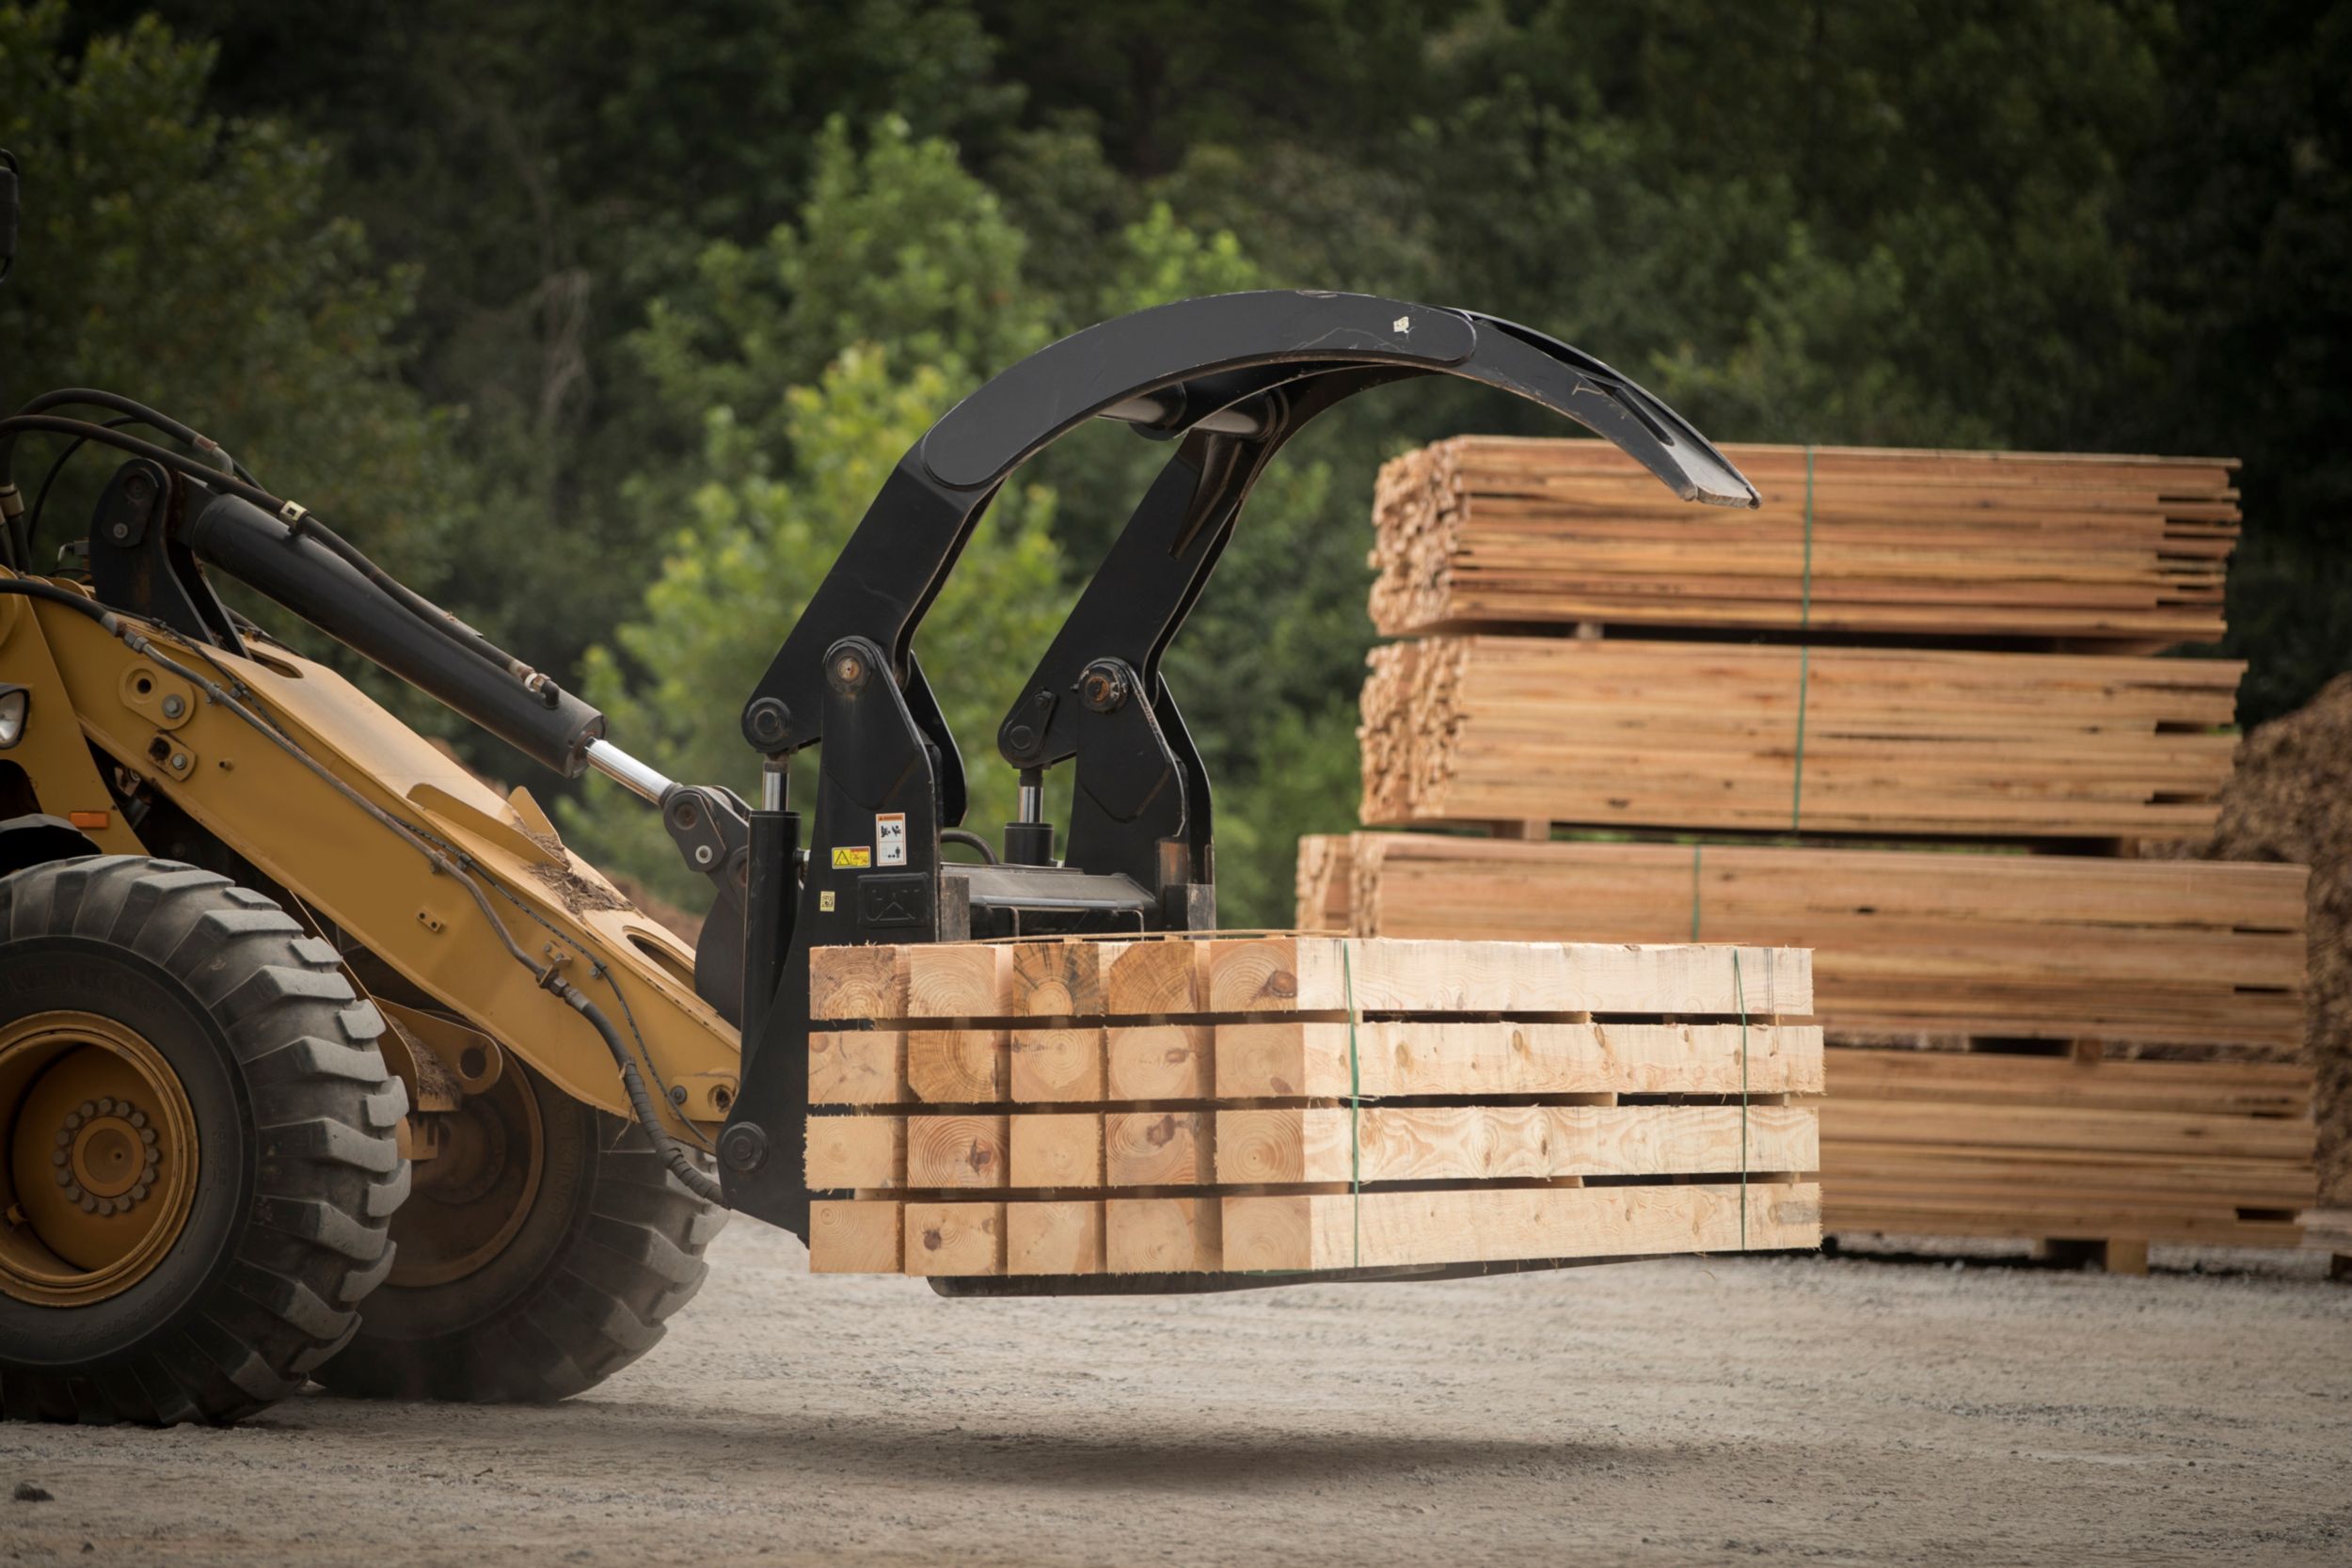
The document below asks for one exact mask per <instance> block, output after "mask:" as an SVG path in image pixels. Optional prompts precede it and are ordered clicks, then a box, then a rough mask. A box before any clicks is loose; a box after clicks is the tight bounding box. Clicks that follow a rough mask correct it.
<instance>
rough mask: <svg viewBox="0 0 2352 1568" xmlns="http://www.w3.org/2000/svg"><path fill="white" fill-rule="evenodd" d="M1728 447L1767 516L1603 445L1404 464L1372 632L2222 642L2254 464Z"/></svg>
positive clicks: (1383, 540)
mask: <svg viewBox="0 0 2352 1568" xmlns="http://www.w3.org/2000/svg"><path fill="white" fill-rule="evenodd" d="M1724 451H1725V453H1726V455H1728V456H1729V457H1730V458H1731V460H1732V462H1733V463H1734V464H1736V465H1738V466H1739V467H1740V470H1741V471H1742V472H1743V473H1745V474H1746V475H1747V476H1748V478H1749V480H1750V481H1751V482H1752V483H1755V485H1756V488H1757V491H1758V493H1759V494H1760V496H1761V497H1762V500H1763V505H1762V507H1761V508H1760V509H1759V510H1757V511H1754V512H1724V511H1720V510H1718V509H1715V508H1704V509H1702V508H1697V507H1691V506H1687V505H1684V504H1682V503H1681V502H1679V501H1677V499H1675V498H1674V497H1673V496H1671V495H1669V494H1668V493H1667V492H1666V491H1665V490H1663V489H1662V488H1661V487H1660V486H1659V484H1658V483H1657V482H1656V481H1655V480H1654V479H1652V478H1651V477H1650V475H1649V474H1648V473H1647V472H1646V471H1645V470H1644V469H1643V468H1641V467H1639V466H1638V465H1637V464H1635V463H1634V462H1633V460H1632V459H1630V458H1629V457H1627V456H1626V455H1625V454H1624V453H1623V452H1621V451H1618V450H1616V449H1615V448H1614V447H1613V446H1611V445H1609V444H1608V443H1606V442H1601V441H1587V440H1574V441H1558V440H1512V439H1506V438H1502V437H1493V436H1465V437H1459V438H1456V439H1454V440H1450V441H1441V442H1438V444H1436V445H1435V446H1431V447H1425V448H1423V449H1422V450H1421V451H1414V452H1408V453H1406V455H1405V456H1403V457H1399V458H1397V459H1394V460H1393V461H1391V462H1390V463H1389V464H1388V465H1386V466H1385V467H1382V469H1381V470H1380V476H1379V480H1378V483H1377V484H1376V486H1375V499H1374V506H1373V516H1374V523H1375V546H1374V550H1373V564H1374V565H1375V567H1376V568H1377V569H1378V577H1377V579H1376V581H1375V586H1374V588H1373V592H1372V618H1373V621H1374V624H1375V626H1378V627H1379V629H1380V630H1381V631H1382V632H1383V633H1385V634H1387V635H1390V636H1405V635H1409V634H1413V633H1418V632H1423V631H1428V630H1431V629H1433V628H1438V627H1451V626H1469V625H1478V624H1485V625H1494V624H1527V623H1554V624H1560V623H1573V622H1588V623H1589V622H1606V623H1614V624H1617V625H1625V626H1724V627H1740V628H1766V629H1774V630H1793V629H1797V628H1800V627H1805V626H1811V627H1817V628H1820V629H1824V630H1847V631H1873V632H1885V633H1900V634H1906V635H1918V634H1925V635H1931V636H1944V637H1953V636H1967V637H1984V636H2037V637H2046V638H2058V639H2070V640H2101V639H2114V640H2123V641H2130V642H2134V643H2148V642H2153V643H2163V642H2168V641H2218V640H2219V639H2220V637H2221V634H2222V622H2221V612H2222V585H2223V576H2224V573H2225V570H2226V568H2227V565H2228V562H2229V558H2230V553H2231V549H2232V547H2233V545H2234V544H2235V542H2236V538H2237V532H2238V507H2237V491H2236V490H2235V489H2234V488H2233V484H2234V483H2235V475H2234V469H2235V468H2236V466H2237V465H2236V463H2235V462H2234V461H2233V460H2229V459H2217V458H2158V457H2109V456H2090V455H2075V454H2063V453H2061V454H2045V453H2035V452H1983V451H1891V450H1858V449H1851V448H1837V447H1824V448H1820V449H1818V450H1815V451H1812V452H1811V454H1810V456H1809V457H1808V455H1807V451H1806V449H1804V448H1803V447H1771V446H1732V447H1726V448H1725V449H1724ZM1808 476H1809V477H1808ZM1808 513H1809V514H1810V527H1809V528H1808V526H1807V518H1808ZM1808 535H1809V540H1808Z"/></svg>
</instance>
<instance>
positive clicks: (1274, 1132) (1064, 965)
mask: <svg viewBox="0 0 2352 1568" xmlns="http://www.w3.org/2000/svg"><path fill="white" fill-rule="evenodd" d="M810 999H811V1005H812V1008H813V1011H814V1015H815V1017H816V1018H817V1019H818V1021H819V1028H818V1032H817V1033H815V1034H813V1035H812V1036H811V1037H810V1042H809V1098H810V1101H811V1104H812V1106H813V1107H814V1108H815V1111H816V1113H817V1114H815V1115H813V1116H812V1117H810V1121H809V1137H808V1170H807V1176H808V1184H809V1186H810V1188H811V1189H812V1190H813V1191H817V1192H819V1193H829V1194H834V1195H838V1196H830V1197H824V1198H820V1199H819V1200H818V1202H817V1204H816V1206H815V1209H814V1212H813V1213H812V1216H811V1229H810V1235H809V1261H810V1267H811V1268H812V1269H814V1270H817V1271H818V1272H825V1273H884V1274H900V1273H903V1274H908V1275H930V1276H959V1275H961V1276H971V1275H993V1276H1017V1277H1063V1276H1072V1275H1103V1274H1115V1275H1214V1274H1219V1273H1228V1272H1233V1271H1252V1272H1258V1271H1268V1270H1274V1271H1297V1272H1302V1273H1314V1272H1324V1271H1333V1270H1340V1271H1344V1270H1353V1269H1390V1268H1401V1267H1412V1268H1426V1267H1441V1266H1444V1265H1449V1264H1503V1263H1526V1262H1531V1261H1567V1260H1578V1259H1603V1258H1623V1257H1635V1256H1643V1255H1654V1254H1661V1253H1676V1252H1711V1251H1730V1250H1737V1249H1740V1248H1741V1247H1742V1246H1745V1247H1748V1248H1757V1249H1760V1248H1782V1247H1809V1246H1813V1245H1816V1244H1818V1242H1819V1238H1820V1195H1819V1189H1818V1188H1817V1187H1815V1186H1813V1185H1811V1184H1810V1183H1809V1182H1808V1181H1804V1180H1798V1179H1799V1178H1800V1177H1802V1176H1804V1174H1805V1173H1807V1172H1810V1171H1812V1170H1813V1169H1814V1168H1815V1166H1816V1165H1817V1164H1818V1148H1819V1146H1818V1136H1817V1131H1816V1123H1817V1117H1818V1113H1817V1111H1816V1109H1815V1108H1814V1106H1813V1105H1811V1104H1809V1103H1799V1102H1797V1100H1796V1097H1800V1096H1812V1095H1817V1094H1818V1093H1819V1092H1820V1087H1821V1037H1820V1030H1819V1029H1818V1028H1815V1027H1811V1026H1808V1025H1799V1024H1794V1023H1788V1022H1782V1020H1783V1019H1784V1018H1785V1017H1787V1016H1790V1015H1802V1014H1804V1013H1805V1012H1807V1011H1809V1010H1810V1008H1811V1006H1812V999H1811V972H1810V965H1809V962H1808V959H1807V955H1806V954H1804V952H1803V951H1801V950H1793V949H1788V948H1779V949H1770V948H1739V949H1734V948H1728V947H1701V946H1692V945H1667V946H1653V947H1629V946H1625V945H1622V944H1616V945H1607V946H1602V945H1592V946H1577V945H1565V944H1559V943H1527V942H1383V941H1363V940H1352V941H1343V940H1340V939H1334V938H1317V937H1297V936H1248V937H1205V938H1191V939H1187V938H1176V937H1171V938H1149V939H1140V940H1132V941H1116V940H1068V941H1049V942H1008V943H997V942H950V943H936V944H925V945H916V946H908V947H881V946H875V947H844V948H824V949H819V950H818V951H817V952H816V953H815V954H814V955H813V956H812V962H811V974H810Z"/></svg>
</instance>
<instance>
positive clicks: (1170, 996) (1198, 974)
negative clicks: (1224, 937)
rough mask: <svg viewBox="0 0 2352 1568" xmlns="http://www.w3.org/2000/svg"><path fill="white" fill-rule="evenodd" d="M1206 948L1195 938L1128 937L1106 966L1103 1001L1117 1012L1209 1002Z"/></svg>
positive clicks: (1161, 1010)
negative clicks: (1139, 939)
mask: <svg viewBox="0 0 2352 1568" xmlns="http://www.w3.org/2000/svg"><path fill="white" fill-rule="evenodd" d="M1206 951H1207V950H1206V949H1205V948H1204V947H1203V946H1202V945H1201V944H1200V942H1126V943H1123V944H1121V945H1120V948H1119V950H1118V951H1117V952H1116V953H1115V954H1114V955H1113V956H1112V958H1111V959H1110V962H1109V964H1108V965H1107V966H1106V968H1105V972H1104V997H1103V1000H1104V1007H1105V1008H1106V1009H1107V1010H1108V1011H1109V1012H1110V1013H1111V1014H1112V1015H1114V1016H1115V1017H1120V1018H1148V1017H1152V1016H1155V1015H1161V1014H1171V1013H1197V1012H1201V1011H1203V1010H1205V1009H1206V1007H1207V1006H1208V1000H1207V998H1208V980H1207V973H1206V969H1205V967H1204V964H1203V960H1204V958H1205V957H1206Z"/></svg>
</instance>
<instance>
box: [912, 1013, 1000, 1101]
mask: <svg viewBox="0 0 2352 1568" xmlns="http://www.w3.org/2000/svg"><path fill="white" fill-rule="evenodd" d="M906 1042H907V1043H906V1074H907V1089H908V1092H909V1093H910V1094H912V1095H913V1096H914V1098H915V1099H916V1100H920V1101H927V1102H929V1103H930V1104H933V1105H992V1104H994V1103H995V1102H996V1101H1000V1100H1003V1099H1005V1098H1006V1097H1007V1095H1009V1093H1010V1092H1011V1087H1012V1048H1011V1044H1010V1037H1009V1036H1008V1035H1007V1034H1006V1032H1005V1031H1004V1030H1002V1029H910V1030H908V1031H907V1035H906Z"/></svg>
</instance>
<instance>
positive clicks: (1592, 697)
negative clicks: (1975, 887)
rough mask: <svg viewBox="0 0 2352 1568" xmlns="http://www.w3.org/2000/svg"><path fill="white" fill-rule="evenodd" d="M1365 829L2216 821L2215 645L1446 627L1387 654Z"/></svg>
mask: <svg viewBox="0 0 2352 1568" xmlns="http://www.w3.org/2000/svg"><path fill="white" fill-rule="evenodd" d="M1371 665H1372V673H1371V675H1370V677H1369V678H1368V679H1367V680H1366V681H1365V683H1364V693H1363V758H1364V802H1363V814H1362V815H1363V820H1364V821H1365V823H1366V824H1368V825H1375V826H1383V825H1394V826H1404V825H1407V824H1422V823H1432V824H1434V823H1443V822H1466V823H1476V822H1487V821H1503V820H1509V821H1541V822H1564V823H1576V824H1581V825H1587V826H1599V827H1627V828H1679V829H1708V830H1727V831H1745V832H1759V831H1760V832H1842V833H1904V834H1914V833H1933V834H1943V835H1949V836H1963V837H1994V836H2016V835H2027V836H2035V837H2066V838H2076V837H2079V838H2096V837H2113V838H2133V837H2144V838H2165V837H2185V836H2189V835H2193V834H2197V833H2202V832H2209V831H2210V830H2211V829H2212V826H2213V822H2214V818H2215V816H2216V814H2217V811H2218V809H2219V807H2218V805H2217V791H2218V790H2219V788H2220V786H2221V784H2222V781H2224V780H2225V779H2227V778H2228V777H2229V773H2230V756H2231V752H2232V750H2233V747H2234V746H2235V744H2236V739H2235V736H2233V735H2232V734H2230V733H2229V732H2228V730H2227V728H2226V726H2227V725H2228V724H2229V723H2230V721H2231V717H2232V713H2233V709H2234V706H2235V704H2236V700H2237V683H2238V677H2239V675H2240V673H2242V672H2243V670H2244V666H2243V665H2241V664H2239V663H2236V662H2234V661H2229V660H2221V659H2175V658H2167V659H2149V658H2122V657H2092V656H2068V655H2057V654H2017V653H1981V652H1971V651H1964V650H1963V651H1955V650H1948V649H1947V650H1918V649H1898V648H1844V647H1815V648H1809V649H1808V648H1796V647H1767V646H1757V645H1743V644H1738V643H1721V642H1659V641H1577V640H1563V639H1558V638H1537V637H1496V636H1486V635H1481V636H1475V637H1433V638H1428V639H1425V640H1423V641H1420V642H1416V643H1397V644H1392V645H1391V646H1388V647H1384V648H1376V649H1375V650H1373V654H1372V659H1371Z"/></svg>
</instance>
